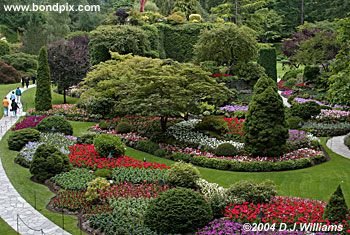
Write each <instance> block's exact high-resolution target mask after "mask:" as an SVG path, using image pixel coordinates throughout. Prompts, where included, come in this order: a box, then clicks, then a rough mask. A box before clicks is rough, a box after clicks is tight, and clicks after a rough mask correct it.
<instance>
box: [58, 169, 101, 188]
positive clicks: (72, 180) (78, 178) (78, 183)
mask: <svg viewBox="0 0 350 235" xmlns="http://www.w3.org/2000/svg"><path fill="white" fill-rule="evenodd" d="M94 178H95V177H94V175H93V174H92V173H90V171H89V170H87V169H84V168H81V169H80V168H76V169H73V170H71V171H69V172H65V173H61V174H58V175H56V176H54V177H52V178H51V180H52V181H53V182H55V183H56V184H57V185H58V186H60V187H61V188H63V189H66V190H84V189H86V188H87V184H88V183H89V182H90V181H92V180H93V179H94Z"/></svg>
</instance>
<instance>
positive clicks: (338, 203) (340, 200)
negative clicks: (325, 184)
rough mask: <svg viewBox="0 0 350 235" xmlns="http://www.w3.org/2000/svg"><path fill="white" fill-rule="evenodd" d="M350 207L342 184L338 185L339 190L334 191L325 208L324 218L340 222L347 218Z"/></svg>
mask: <svg viewBox="0 0 350 235" xmlns="http://www.w3.org/2000/svg"><path fill="white" fill-rule="evenodd" d="M348 213H349V208H348V206H347V205H346V201H345V198H344V194H343V191H342V189H341V186H340V185H338V188H337V190H336V191H335V192H334V193H333V195H332V196H331V198H330V199H329V202H328V204H327V206H326V208H325V210H324V214H323V218H324V219H328V220H329V221H330V222H339V223H341V222H342V221H344V220H346V218H347V215H348Z"/></svg>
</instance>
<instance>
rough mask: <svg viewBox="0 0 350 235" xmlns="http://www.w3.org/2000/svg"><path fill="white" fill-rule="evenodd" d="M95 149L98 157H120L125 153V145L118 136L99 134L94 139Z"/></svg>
mask: <svg viewBox="0 0 350 235" xmlns="http://www.w3.org/2000/svg"><path fill="white" fill-rule="evenodd" d="M94 145H95V149H96V151H97V152H98V154H99V155H100V157H108V156H109V154H111V156H112V157H120V156H123V155H124V154H125V145H124V143H123V142H122V141H121V139H120V138H119V137H118V136H113V135H107V134H100V135H97V136H96V137H95V139H94Z"/></svg>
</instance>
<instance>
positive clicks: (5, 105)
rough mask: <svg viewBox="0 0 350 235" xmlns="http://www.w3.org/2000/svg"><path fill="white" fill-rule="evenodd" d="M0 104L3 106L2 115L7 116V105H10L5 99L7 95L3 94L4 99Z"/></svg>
mask: <svg viewBox="0 0 350 235" xmlns="http://www.w3.org/2000/svg"><path fill="white" fill-rule="evenodd" d="M2 106H3V107H4V116H8V115H9V106H10V102H9V100H8V99H7V97H6V96H5V97H4V99H3V100H2Z"/></svg>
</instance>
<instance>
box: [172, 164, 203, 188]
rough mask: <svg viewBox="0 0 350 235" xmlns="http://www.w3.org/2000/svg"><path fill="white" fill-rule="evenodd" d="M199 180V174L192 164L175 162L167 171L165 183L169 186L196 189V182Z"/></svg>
mask: <svg viewBox="0 0 350 235" xmlns="http://www.w3.org/2000/svg"><path fill="white" fill-rule="evenodd" d="M199 178H200V173H199V171H198V169H197V168H195V167H194V166H193V165H192V164H188V163H183V162H177V163H175V164H174V165H173V166H172V167H171V168H170V169H169V170H168V175H167V181H168V183H169V184H171V185H174V186H177V187H184V188H196V187H197V184H196V181H197V180H198V179H199Z"/></svg>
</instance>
